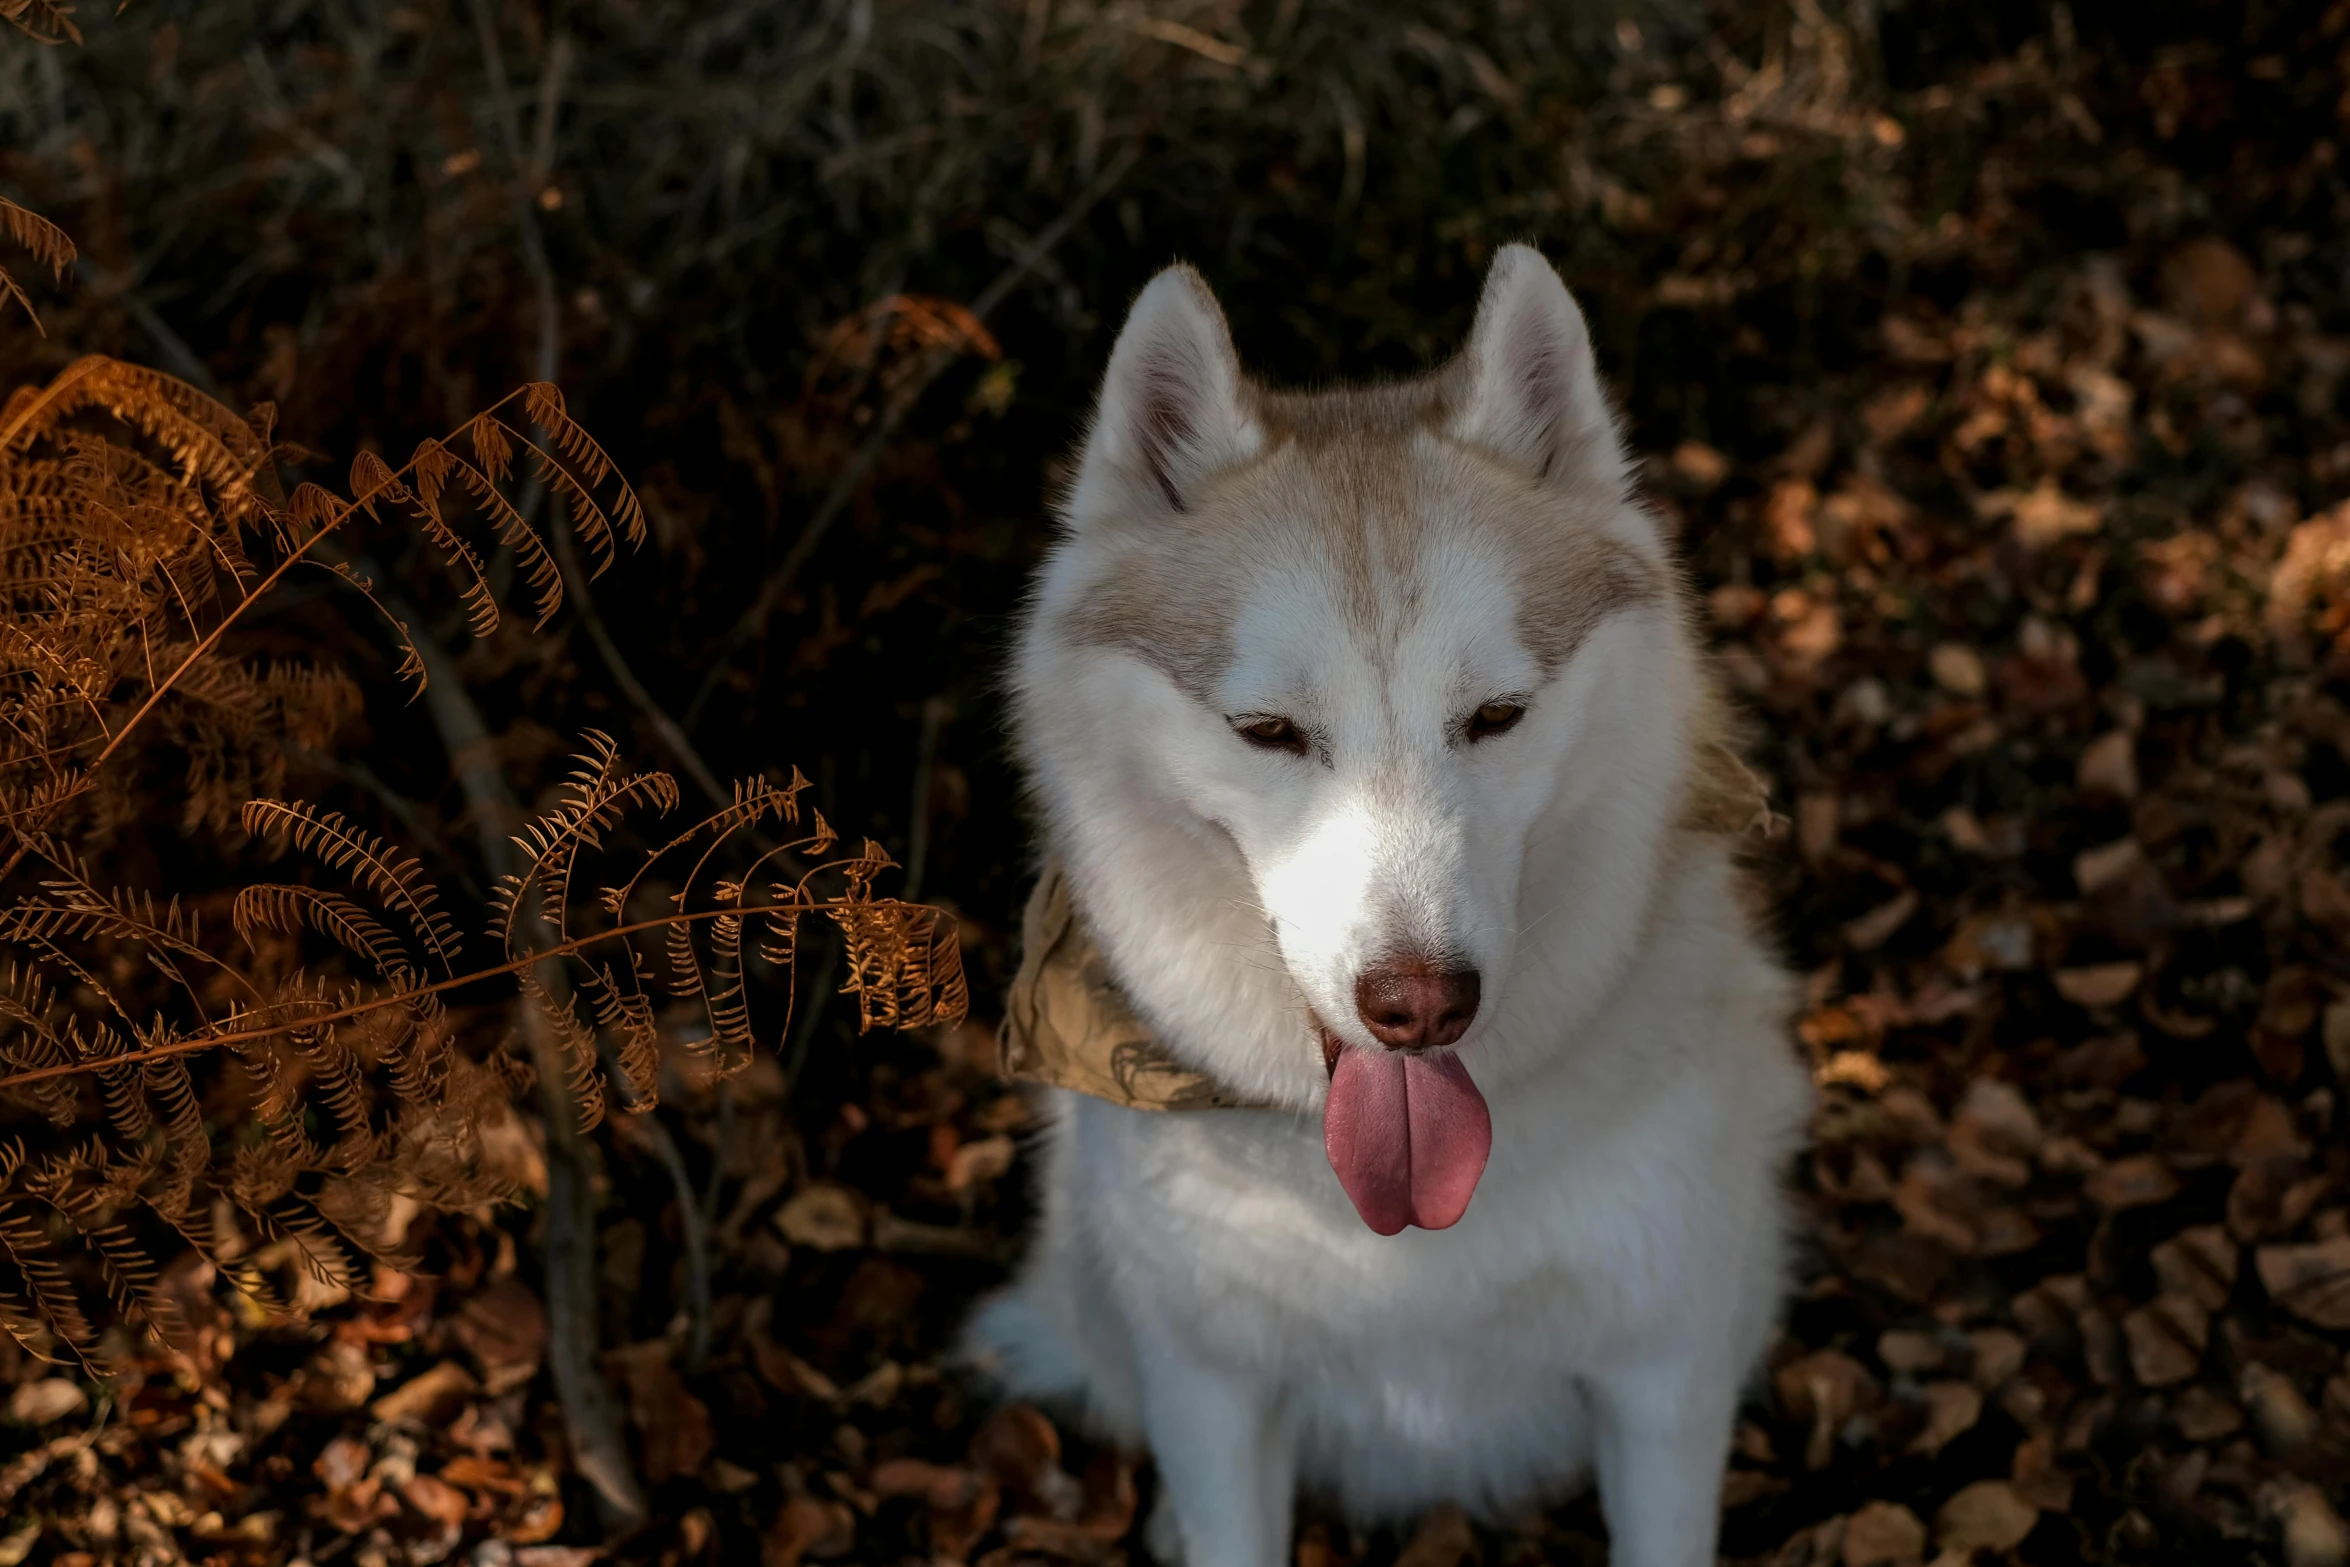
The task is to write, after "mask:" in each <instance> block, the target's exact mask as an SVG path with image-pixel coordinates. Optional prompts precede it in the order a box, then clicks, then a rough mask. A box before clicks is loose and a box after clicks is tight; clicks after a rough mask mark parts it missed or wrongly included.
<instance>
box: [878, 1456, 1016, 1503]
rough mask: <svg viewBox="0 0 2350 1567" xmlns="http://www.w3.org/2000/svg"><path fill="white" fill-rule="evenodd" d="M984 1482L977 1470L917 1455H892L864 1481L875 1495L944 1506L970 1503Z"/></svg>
mask: <svg viewBox="0 0 2350 1567" xmlns="http://www.w3.org/2000/svg"><path fill="white" fill-rule="evenodd" d="M986 1484H987V1482H986V1480H985V1479H984V1478H983V1477H982V1476H981V1475H980V1473H979V1471H978V1470H976V1469H968V1468H965V1467H963V1466H962V1465H960V1464H933V1463H925V1462H924V1461H922V1460H921V1459H919V1458H892V1459H890V1460H889V1461H887V1462H886V1463H883V1464H880V1465H877V1466H876V1467H875V1468H874V1471H873V1474H872V1476H871V1478H870V1479H868V1480H867V1481H866V1485H867V1487H868V1488H869V1489H870V1490H871V1491H872V1492H873V1494H874V1495H875V1496H919V1497H922V1498H923V1499H925V1500H926V1501H928V1502H929V1503H930V1505H931V1506H933V1507H944V1508H955V1507H966V1506H969V1505H970V1503H971V1501H972V1499H973V1498H975V1497H976V1496H978V1495H979V1492H980V1490H981V1488H982V1487H983V1486H985V1485H986Z"/></svg>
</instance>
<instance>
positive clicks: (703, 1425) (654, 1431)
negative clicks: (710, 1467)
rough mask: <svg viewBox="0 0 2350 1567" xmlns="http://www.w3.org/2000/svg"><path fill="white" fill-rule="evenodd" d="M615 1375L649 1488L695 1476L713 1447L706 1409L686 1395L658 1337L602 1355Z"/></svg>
mask: <svg viewBox="0 0 2350 1567" xmlns="http://www.w3.org/2000/svg"><path fill="white" fill-rule="evenodd" d="M605 1358H606V1359H607V1360H608V1361H610V1362H611V1363H612V1365H613V1367H614V1368H615V1369H616V1370H617V1371H618V1372H619V1373H620V1378H621V1382H622V1385H623V1386H624V1387H625V1388H626V1389H627V1393H628V1415H629V1419H630V1421H631V1422H632V1423H633V1424H634V1425H635V1426H636V1429H637V1435H638V1437H639V1438H640V1440H641V1444H642V1445H641V1462H642V1464H643V1467H644V1475H645V1478H646V1479H647V1480H649V1481H651V1482H653V1483H654V1484H655V1485H658V1484H660V1483H661V1482H662V1481H664V1480H668V1479H671V1478H674V1477H675V1476H677V1475H689V1474H694V1473H696V1472H698V1471H699V1470H700V1469H701V1467H702V1465H703V1463H704V1462H705V1461H707V1460H708V1458H709V1456H710V1453H711V1451H712V1449H714V1448H715V1447H716V1446H717V1444H718V1435H717V1432H716V1431H715V1430H714V1429H713V1428H712V1426H711V1424H710V1408H709V1406H708V1405H707V1404H704V1403H703V1402H702V1401H701V1400H700V1399H698V1398H696V1397H695V1396H694V1395H693V1394H692V1393H691V1392H689V1391H687V1389H686V1385H685V1381H684V1379H683V1378H681V1377H679V1376H678V1374H677V1368H676V1367H675V1366H673V1365H671V1364H670V1360H669V1345H668V1343H667V1342H666V1341H665V1340H662V1339H651V1340H648V1341H647V1342H645V1343H642V1344H631V1345H629V1346H628V1347H627V1348H625V1349H616V1350H614V1351H612V1352H611V1353H610V1354H609V1355H608V1356H606V1357H605Z"/></svg>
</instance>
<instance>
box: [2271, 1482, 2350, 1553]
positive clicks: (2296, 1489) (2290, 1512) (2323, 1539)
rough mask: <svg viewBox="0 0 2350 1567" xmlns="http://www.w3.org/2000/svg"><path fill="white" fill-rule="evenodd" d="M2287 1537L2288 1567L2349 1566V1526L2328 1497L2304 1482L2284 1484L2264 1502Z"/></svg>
mask: <svg viewBox="0 0 2350 1567" xmlns="http://www.w3.org/2000/svg"><path fill="white" fill-rule="evenodd" d="M2262 1501H2263V1504H2264V1509H2265V1510H2266V1511H2267V1512H2268V1513H2269V1514H2270V1515H2271V1516H2273V1517H2274V1518H2275V1519H2276V1520H2277V1522H2278V1524H2279V1526H2280V1529H2281V1532H2282V1533H2283V1535H2284V1545H2285V1567H2344V1564H2345V1563H2350V1524H2346V1523H2344V1522H2343V1521H2342V1515H2341V1514H2340V1513H2339V1512H2336V1511H2335V1510H2334V1504H2333V1503H2332V1502H2330V1501H2328V1500H2326V1495H2325V1493H2324V1492H2323V1491H2320V1490H2319V1489H2318V1488H2317V1487H2316V1486H2314V1485H2311V1484H2309V1483H2308V1482H2307V1481H2305V1480H2287V1481H2284V1482H2282V1484H2281V1485H2280V1486H2279V1488H2278V1490H2277V1491H2276V1492H2275V1493H2273V1494H2272V1495H2269V1496H2265V1497H2263V1498H2262Z"/></svg>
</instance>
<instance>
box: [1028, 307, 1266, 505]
mask: <svg viewBox="0 0 2350 1567" xmlns="http://www.w3.org/2000/svg"><path fill="white" fill-rule="evenodd" d="M1253 401H1254V397H1253V394H1252V393H1251V392H1250V390H1249V388H1248V386H1247V384H1246V383H1245V382H1244V381H1243V380H1242V379H1241V374H1240V358H1239V356H1238V355H1237V354H1235V353H1234V352H1233V351H1232V332H1231V329H1230V328H1229V327H1227V326H1226V325H1225V324H1224V312H1223V311H1222V310H1221V309H1219V308H1218V307H1217V304H1216V296H1215V295H1214V294H1212V293H1210V292H1209V291H1208V285H1207V283H1206V281H1205V280H1204V279H1203V278H1201V277H1200V275H1199V274H1198V273H1197V272H1194V271H1193V270H1192V269H1191V268H1189V267H1187V266H1172V267H1169V268H1167V269H1166V270H1165V271H1164V272H1161V273H1160V274H1159V275H1158V276H1157V277H1155V278H1152V279H1151V281H1150V285H1149V286H1148V287H1146V288H1145V289H1144V290H1143V291H1142V294H1141V296H1140V297H1139V298H1137V299H1136V300H1135V301H1134V309H1133V310H1132V311H1130V312H1129V313H1128V314H1127V317H1126V325H1125V327H1124V329H1123V330H1121V331H1120V332H1119V333H1118V346H1117V347H1115V348H1113V349H1112V350H1110V368H1109V373H1108V374H1107V375H1105V376H1104V377H1103V378H1102V395H1101V403H1100V406H1099V408H1098V409H1097V410H1096V412H1095V414H1094V421H1093V433H1092V435H1091V436H1090V437H1089V438H1088V439H1087V441H1086V443H1085V456H1084V459H1083V460H1082V462H1081V463H1080V464H1079V466H1078V474H1077V487H1076V490H1075V491H1074V493H1073V494H1072V495H1071V497H1070V506H1069V513H1070V515H1071V517H1072V518H1073V519H1077V520H1080V521H1082V520H1083V519H1085V518H1088V517H1093V516H1101V515H1112V516H1114V515H1120V514H1128V513H1135V512H1146V513H1147V512H1156V511H1166V510H1173V511H1183V510H1185V509H1186V508H1187V507H1188V505H1189V504H1190V502H1191V500H1192V498H1193V497H1194V496H1195V495H1196V494H1197V491H1198V487H1199V486H1200V485H1201V484H1202V483H1204V482H1205V481H1206V480H1207V479H1208V478H1210V477H1211V476H1213V475H1214V474H1216V473H1218V472H1220V471H1222V470H1223V469H1226V468H1230V467H1232V466H1234V465H1236V464H1238V463H1243V462H1246V461H1247V460H1248V459H1249V458H1251V457H1253V456H1255V455H1256V454H1257V451H1258V449H1259V448H1260V447H1261V446H1262V445H1263V444H1264V432H1263V429H1262V427H1261V426H1260V425H1259V424H1258V422H1257V419H1256V416H1255V414H1254V412H1253V411H1252V409H1251V406H1250V405H1251V404H1252V402H1253Z"/></svg>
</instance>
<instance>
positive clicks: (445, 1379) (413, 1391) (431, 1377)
mask: <svg viewBox="0 0 2350 1567" xmlns="http://www.w3.org/2000/svg"><path fill="white" fill-rule="evenodd" d="M480 1386H481V1385H480V1384H479V1383H477V1382H475V1381H474V1380H473V1373H472V1372H470V1371H468V1370H466V1369H465V1368H464V1367H463V1366H461V1365H459V1364H457V1362H455V1361H454V1360H444V1361H442V1362H440V1363H439V1364H438V1365H436V1366H434V1367H432V1368H431V1369H430V1370H428V1371H422V1372H419V1373H417V1374H416V1375H415V1376H413V1377H410V1378H409V1379H408V1380H407V1381H405V1382H403V1383H401V1384H400V1385H399V1386H398V1387H396V1388H394V1389H392V1390H391V1391H390V1392H389V1393H386V1394H385V1395H384V1396H383V1397H381V1398H379V1399H377V1400H376V1401H375V1402H374V1403H373V1404H370V1405H369V1406H368V1411H369V1413H371V1414H373V1415H374V1416H375V1418H376V1419H378V1420H387V1421H389V1420H411V1421H414V1422H416V1423H417V1424H419V1425H434V1424H438V1423H439V1422H441V1421H443V1420H446V1419H448V1418H449V1417H450V1416H451V1415H454V1414H455V1413H456V1412H457V1406H458V1405H459V1404H461V1403H463V1402H464V1401H465V1400H466V1399H467V1398H469V1397H471V1396H472V1395H473V1394H474V1393H476V1392H478V1391H480Z"/></svg>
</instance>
